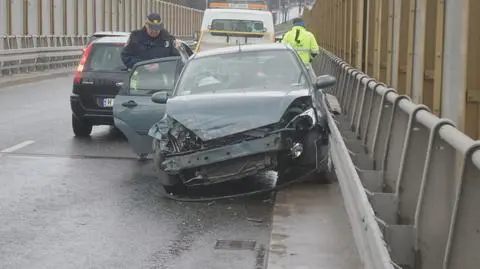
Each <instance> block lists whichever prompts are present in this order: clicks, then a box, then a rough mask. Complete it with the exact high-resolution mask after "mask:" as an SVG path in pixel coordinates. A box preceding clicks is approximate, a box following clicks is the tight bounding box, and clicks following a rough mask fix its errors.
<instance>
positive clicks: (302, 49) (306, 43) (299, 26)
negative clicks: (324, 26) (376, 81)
mask: <svg viewBox="0 0 480 269" xmlns="http://www.w3.org/2000/svg"><path fill="white" fill-rule="evenodd" d="M282 43H284V44H288V45H290V46H292V47H293V48H294V49H295V50H296V51H297V53H298V55H299V56H300V58H301V59H302V61H303V62H304V63H305V64H309V63H311V62H312V60H313V58H314V57H315V56H317V55H318V53H319V52H320V51H319V50H320V49H319V47H318V44H317V40H316V39H315V36H314V35H313V34H312V33H311V32H309V31H307V29H305V22H304V21H303V20H302V19H301V18H296V19H294V20H293V27H292V29H290V31H288V32H286V33H285V35H284V36H283V38H282Z"/></svg>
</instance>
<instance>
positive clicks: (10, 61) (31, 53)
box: [0, 36, 194, 77]
mask: <svg viewBox="0 0 480 269" xmlns="http://www.w3.org/2000/svg"><path fill="white" fill-rule="evenodd" d="M177 38H179V39H182V40H184V41H187V43H188V44H189V45H191V46H193V45H194V43H192V42H190V41H192V40H193V38H192V37H191V36H178V37H177ZM87 41H88V36H3V37H0V77H2V76H12V75H16V74H23V73H31V72H38V71H47V70H54V69H55V70H57V69H62V68H73V67H75V66H76V65H77V64H78V61H79V60H80V57H81V55H82V48H84V47H85V45H86V44H87ZM190 43H192V44H190Z"/></svg>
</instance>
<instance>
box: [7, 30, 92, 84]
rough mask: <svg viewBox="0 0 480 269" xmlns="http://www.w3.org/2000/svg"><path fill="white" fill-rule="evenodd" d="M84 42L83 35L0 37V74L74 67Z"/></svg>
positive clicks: (85, 40)
mask: <svg viewBox="0 0 480 269" xmlns="http://www.w3.org/2000/svg"><path fill="white" fill-rule="evenodd" d="M86 42H87V37H86V36H3V37H0V76H11V75H15V74H20V73H29V72H36V71H45V70H50V69H59V68H69V67H73V66H75V65H76V64H77V62H78V60H79V58H80V56H81V54H82V48H83V46H84V45H85V44H86Z"/></svg>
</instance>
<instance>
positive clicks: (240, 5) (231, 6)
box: [230, 4, 248, 9]
mask: <svg viewBox="0 0 480 269" xmlns="http://www.w3.org/2000/svg"><path fill="white" fill-rule="evenodd" d="M230 8H242V9H243V8H245V9H246V8H248V4H230Z"/></svg>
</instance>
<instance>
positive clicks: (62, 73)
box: [0, 69, 74, 89]
mask: <svg viewBox="0 0 480 269" xmlns="http://www.w3.org/2000/svg"><path fill="white" fill-rule="evenodd" d="M73 71H74V69H65V70H59V71H53V72H35V73H29V74H20V75H14V76H4V77H0V89H2V88H7V87H11V86H16V85H21V84H27V83H32V82H38V81H41V80H47V79H52V78H58V77H66V76H70V75H72V74H73Z"/></svg>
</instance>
